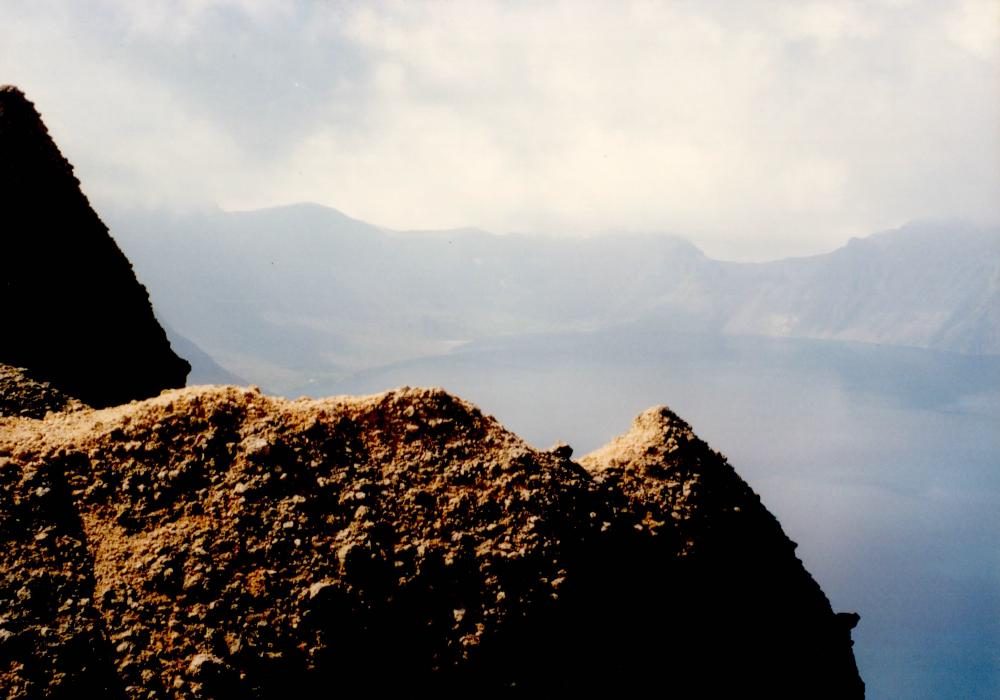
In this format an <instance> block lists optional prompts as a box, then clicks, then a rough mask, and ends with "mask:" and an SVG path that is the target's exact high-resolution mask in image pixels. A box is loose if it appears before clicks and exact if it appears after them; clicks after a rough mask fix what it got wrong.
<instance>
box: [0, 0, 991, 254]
mask: <svg viewBox="0 0 1000 700" xmlns="http://www.w3.org/2000/svg"><path fill="white" fill-rule="evenodd" d="M94 7H96V8H97V9H96V10H95V9H93V8H94ZM994 19H996V4H995V3H993V2H991V1H990V0H985V1H981V2H976V1H973V0H967V1H966V2H963V3H958V4H955V5H952V4H948V3H936V2H930V1H929V0H927V1H925V2H920V1H918V0H914V1H911V2H900V1H899V0H894V1H889V0H885V1H883V2H879V3H871V2H860V1H858V2H852V1H850V0H847V1H844V2H836V3H834V2H809V3H799V2H778V3H756V2H750V3H740V4H739V5H737V6H734V5H733V4H732V3H724V2H721V1H709V2H704V3H689V2H680V1H678V2H639V1H636V2H628V3H622V4H611V3H603V2H572V3H571V2H549V3H544V4H538V3H520V2H490V1H485V0H484V1H477V2H467V3H375V4H353V3H285V2H271V1H267V0H258V1H254V2H251V1H249V0H243V1H237V0H230V1H228V2H211V3H209V2H203V1H198V0H185V1H183V2H169V3H167V2H150V3H124V2H123V3H112V2H104V3H100V4H99V5H97V6H88V8H81V7H80V6H79V5H77V4H72V3H58V2H56V3H51V4H48V5H40V4H38V3H31V4H27V3H25V4H20V3H17V2H15V3H10V4H5V5H4V6H3V7H2V9H0V61H2V63H0V65H4V66H6V67H8V69H9V71H10V73H11V74H12V75H13V76H14V78H13V79H14V80H16V81H17V82H21V83H23V87H24V88H25V89H26V90H27V91H29V94H31V95H33V96H34V97H35V99H36V101H37V102H39V106H40V107H41V108H42V109H43V110H44V112H45V115H46V117H47V119H48V120H49V121H50V124H51V122H52V121H53V120H55V121H56V123H57V125H58V131H59V132H60V133H59V138H60V141H61V143H63V144H64V146H65V147H66V148H67V150H71V151H72V152H73V158H74V160H75V161H76V162H77V163H78V164H79V166H80V169H81V174H82V175H86V178H85V182H86V183H87V184H88V189H91V190H92V191H93V192H94V193H95V196H96V197H98V198H102V199H106V200H108V201H112V200H114V201H116V202H119V201H125V200H127V201H139V202H147V203H148V202H159V203H162V204H166V205H169V206H179V205H180V204H181V202H182V201H189V200H194V199H199V198H200V199H208V200H211V201H214V202H217V203H219V204H221V205H222V206H225V207H234V208H235V207H238V208H248V207H255V206H263V205H268V204H277V203H282V202H288V201H301V200H312V201H317V202H321V203H324V204H328V205H331V206H336V207H338V208H341V209H344V210H345V211H347V212H349V213H351V214H353V215H356V216H359V217H362V218H365V219H368V220H371V221H374V222H377V223H381V224H385V225H390V226H396V227H400V228H414V227H442V226H459V225H466V224H474V225H479V226H483V227H486V228H492V229H495V230H501V231H505V230H534V231H549V232H556V233H569V232H594V231H599V230H669V231H671V232H675V233H680V234H683V235H687V236H690V237H692V238H693V239H695V240H696V241H697V242H698V243H700V244H701V245H703V246H705V247H706V248H707V249H708V250H709V251H710V252H714V253H717V254H721V255H729V256H735V257H757V258H761V257H769V256H773V255H781V254H788V253H797V252H807V251H814V250H819V249H823V248H830V247H833V246H834V245H836V244H837V243H839V242H840V241H842V240H843V239H845V238H846V237H847V236H850V235H858V234H864V233H868V232H870V231H872V230H876V229H879V228H884V227H889V226H894V225H897V224H899V223H902V222H903V221H906V220H909V219H914V218H921V217H967V218H973V219H997V218H1000V205H998V204H997V203H996V198H995V192H996V191H997V190H998V188H1000V172H998V170H1000V165H998V163H1000V133H998V132H1000V81H998V80H997V78H998V77H1000V76H998V73H1000V57H998V45H1000V41H997V37H996V27H997V26H1000V23H998V22H996V21H993V20H994ZM0 79H7V78H6V77H5V78H0Z"/></svg>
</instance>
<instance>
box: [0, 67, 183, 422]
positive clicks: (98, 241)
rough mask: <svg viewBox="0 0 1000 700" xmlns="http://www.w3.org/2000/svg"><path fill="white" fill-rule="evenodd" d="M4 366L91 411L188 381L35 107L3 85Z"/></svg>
mask: <svg viewBox="0 0 1000 700" xmlns="http://www.w3.org/2000/svg"><path fill="white" fill-rule="evenodd" d="M0 245H2V246H3V254H2V255H0V310H2V311H0V314H2V324H0V325H2V328H3V330H2V331H0V362H2V363H6V364H9V365H13V366H16V367H24V368H27V370H28V372H29V373H30V374H31V376H32V377H34V378H36V379H39V380H42V381H47V382H50V383H51V384H52V385H54V386H55V387H56V388H58V389H60V390H62V391H64V392H66V393H68V394H70V395H72V396H75V397H77V398H79V399H80V400H82V401H84V402H86V403H88V404H90V405H92V406H110V405H115V404H120V403H124V402H127V401H129V400H132V399H141V398H146V397H150V396H155V395H156V394H158V393H160V391H161V390H163V389H165V388H172V387H179V386H183V385H184V380H185V377H186V376H187V373H188V370H189V366H188V364H187V362H185V361H184V360H182V359H180V358H179V357H177V356H176V355H175V354H174V353H173V351H172V350H171V349H170V344H169V343H168V342H167V338H166V336H165V334H164V332H163V329H162V328H161V327H160V325H159V324H158V323H157V321H156V319H155V318H154V316H153V311H152V308H151V306H150V303H149V297H148V295H147V294H146V290H145V289H144V288H143V287H142V285H140V284H139V282H138V281H136V278H135V275H134V274H133V272H132V267H131V265H130V264H129V262H128V260H127V259H126V258H125V256H124V255H123V254H122V252H121V250H119V248H118V246H117V245H116V244H115V242H114V241H113V240H112V238H111V236H110V235H109V234H108V230H107V228H106V227H105V226H104V224H103V223H102V222H101V220H100V219H99V218H98V217H97V214H95V213H94V210H93V209H91V207H90V204H89V202H88V201H87V198H86V197H85V196H84V195H83V193H82V192H81V191H80V183H79V182H78V181H77V179H76V177H74V175H73V168H72V166H71V165H70V164H69V163H68V162H67V161H66V160H65V159H64V158H63V156H62V154H60V152H59V149H58V148H57V147H56V145H55V144H54V143H53V141H52V139H51V138H50V137H49V134H48V131H47V130H46V128H45V126H44V124H42V121H41V118H40V117H39V115H38V112H37V111H36V110H35V108H34V106H33V105H32V104H31V103H30V102H29V101H28V100H27V99H26V98H25V97H24V95H23V94H22V93H21V92H20V91H19V90H17V89H16V88H14V87H10V86H7V87H0Z"/></svg>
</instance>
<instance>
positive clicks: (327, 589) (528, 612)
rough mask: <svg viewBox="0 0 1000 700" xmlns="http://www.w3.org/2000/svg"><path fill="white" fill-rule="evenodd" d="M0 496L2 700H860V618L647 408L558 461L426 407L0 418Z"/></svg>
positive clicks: (412, 400) (462, 406)
mask: <svg viewBox="0 0 1000 700" xmlns="http://www.w3.org/2000/svg"><path fill="white" fill-rule="evenodd" d="M0 486H2V489H3V490H2V492H0V546H2V547H3V548H4V550H5V551H9V552H12V555H11V556H9V557H5V558H3V559H2V560H0V698H2V697H7V698H14V697H49V696H51V697H57V696H60V694H63V695H65V696H67V697H68V696H69V695H70V694H71V693H76V696H81V693H84V694H87V693H89V695H87V696H91V695H92V696H94V697H97V696H101V694H102V693H103V696H107V697H122V696H124V697H128V698H198V697H214V698H222V697H227V698H228V697H240V698H243V697H256V698H275V697H302V698H311V697H327V696H329V695H331V694H340V693H350V692H359V691H364V692H368V693H376V694H377V693H385V692H392V691H400V690H406V691H407V692H413V691H417V692H419V691H427V692H434V693H437V694H439V695H446V696H451V695H457V694H459V693H462V694H466V693H470V692H476V693H487V694H492V693H496V692H500V691H506V692H516V693H518V694H537V693H541V692H545V693H557V692H558V693H568V692H577V691H580V692H583V691H587V692H588V693H595V692H597V693H601V692H605V693H612V692H613V693H615V694H617V695H621V694H626V693H636V692H642V693H643V694H647V695H654V696H658V697H667V696H669V697H715V696H717V695H720V694H721V695H720V696H722V697H732V696H736V695H739V696H749V695H758V696H763V697H836V698H851V697H862V696H863V693H864V686H863V684H862V683H861V680H860V678H859V677H858V673H857V669H856V667H855V665H854V660H853V656H852V652H851V641H850V633H849V629H850V627H852V626H853V623H854V622H856V617H852V616H837V615H835V614H834V612H833V611H832V610H831V608H830V604H829V602H828V601H827V599H826V598H825V596H824V595H823V593H822V592H821V590H820V589H819V587H818V586H817V585H816V583H815V582H814V581H813V580H812V578H811V577H810V576H809V574H808V573H807V572H806V571H805V570H804V568H803V567H802V564H801V563H800V562H799V561H798V559H796V558H795V555H794V544H793V543H791V542H790V541H789V540H788V539H787V538H786V537H785V535H784V534H783V533H782V531H781V528H780V526H779V525H778V523H777V522H776V521H775V519H774V518H773V517H772V516H771V515H770V514H769V513H768V512H767V511H766V510H765V509H764V507H763V506H762V505H761V504H760V502H759V499H758V498H757V497H756V495H755V494H754V493H753V492H752V491H751V490H750V488H749V487H748V486H747V485H746V484H745V483H743V482H742V480H740V479H739V477H738V476H737V475H736V474H735V472H734V471H733V470H732V468H731V467H730V466H729V465H728V463H727V462H726V460H725V459H724V458H723V457H722V456H721V455H719V454H717V453H715V452H713V451H712V450H711V449H709V448H708V446H707V445H705V444H704V443H703V442H702V441H700V440H699V439H698V438H697V437H695V436H694V434H693V433H692V432H691V430H690V428H689V427H688V426H687V425H686V424H685V423H684V422H683V421H681V420H680V419H679V418H677V417H676V416H675V415H674V414H672V413H670V412H669V411H668V410H666V409H663V408H659V409H653V410H651V411H649V412H647V413H645V414H643V415H642V416H640V417H639V418H638V419H637V421H636V424H635V425H634V426H633V429H632V430H631V431H630V432H629V433H628V434H626V435H624V436H622V437H621V438H619V439H618V440H616V441H615V442H613V443H611V444H610V445H609V446H607V447H606V448H604V449H602V450H600V451H598V452H596V453H594V454H592V455H590V456H588V457H585V458H584V459H583V460H581V461H580V462H574V461H572V459H571V450H569V449H568V448H567V447H566V446H558V447H557V448H554V449H553V450H550V451H547V452H543V451H538V450H534V449H532V448H531V447H529V446H528V445H526V444H525V443H524V442H523V441H521V440H520V439H519V438H518V437H517V436H515V435H513V434H512V433H510V432H508V431H506V430H505V429H504V428H503V427H502V426H500V425H499V424H498V423H497V422H496V421H495V420H494V419H493V418H491V417H489V416H485V415H483V414H482V413H481V412H480V411H478V410H477V409H476V408H475V407H474V406H472V405H470V404H468V403H466V402H464V401H462V400H460V399H457V398H454V397H452V396H450V395H448V394H446V393H444V392H442V391H439V390H420V389H400V390H397V391H393V392H388V393H385V394H379V395H376V396H370V397H363V398H350V397H336V398H330V399H323V400H298V401H285V400H281V399H276V398H270V397H266V396H263V395H261V394H260V393H259V392H257V391H254V390H242V389H236V388H232V387H229V388H226V387H197V388H190V389H184V390H179V391H173V392H167V393H164V394H163V395H161V396H159V397H157V398H154V399H150V400H147V401H144V402H141V403H132V404H129V405H126V406H120V407H116V408H110V409H106V410H101V411H94V410H79V411H75V412H70V413H63V414H49V415H48V417H46V418H45V419H44V420H31V419H27V418H3V419H0ZM81 689H83V690H81ZM91 691H92V692H91Z"/></svg>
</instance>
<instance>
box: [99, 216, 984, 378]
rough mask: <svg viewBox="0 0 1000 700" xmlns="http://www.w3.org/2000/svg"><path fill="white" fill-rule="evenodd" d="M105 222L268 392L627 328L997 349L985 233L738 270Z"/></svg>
mask: <svg viewBox="0 0 1000 700" xmlns="http://www.w3.org/2000/svg"><path fill="white" fill-rule="evenodd" d="M115 223H116V226H115V231H116V235H118V236H119V240H120V242H121V244H122V246H123V247H124V248H125V250H126V251H127V252H128V254H129V257H130V258H131V259H132V260H133V262H134V264H135V266H136V269H137V270H138V271H139V273H140V275H141V276H142V278H143V279H144V280H146V282H147V284H148V285H149V287H150V289H151V293H152V295H153V297H154V299H155V301H156V304H157V311H158V313H159V314H160V315H161V316H162V317H163V318H164V320H165V321H166V322H167V323H169V324H170V325H172V326H173V327H174V328H175V329H176V331H177V332H178V333H179V334H181V335H183V336H185V337H188V338H190V339H191V340H192V341H193V342H194V343H196V344H197V345H198V346H200V347H202V348H203V349H204V350H205V351H206V352H207V353H208V354H209V355H211V356H212V357H213V358H215V359H216V360H217V361H218V362H219V363H220V364H221V365H223V366H224V367H226V368H227V369H229V370H231V371H233V372H235V373H237V374H239V375H241V376H243V377H246V378H247V379H248V380H250V381H255V382H258V383H261V384H263V385H265V386H268V387H271V388H273V389H275V390H278V391H282V392H285V393H295V392H304V393H309V390H310V387H311V386H313V385H314V384H315V383H317V382H328V381H331V380H336V379H338V378H340V377H343V376H346V375H348V374H351V373H353V372H356V371H358V370H361V369H366V368H370V367H374V366H379V365H385V364H389V363H392V362H397V361H402V360H407V359H412V358H414V357H420V356H426V355H433V354H441V353H445V352H447V351H449V350H450V349H451V348H453V347H455V346H456V345H459V344H461V343H464V342H467V341H470V340H476V339H482V338H488V337H496V336H507V335H512V334H523V333H534V332H566V331H578V330H593V329H599V328H606V327H609V326H611V325H613V324H617V323H622V322H631V321H637V322H642V323H648V324H651V325H653V326H656V327H660V328H665V329H669V330H674V331H698V332H725V333H730V334H750V335H774V336H789V337H805V338H821V339H837V340H852V341H864V342H874V343H884V344H893V345H909V346H916V347H930V348H937V349H943V350H952V351H959V352H966V353H981V354H997V353H1000V331H998V330H997V329H998V327H1000V324H998V323H997V321H998V318H997V316H998V314H1000V312H998V311H997V306H998V305H997V303H996V301H997V295H998V288H1000V283H998V279H1000V272H998V270H1000V231H998V230H997V229H977V228H974V227H970V226H961V225H958V224H921V225H910V226H906V227H903V228H902V229H899V230H897V231H890V232H886V233H882V234H878V235H875V236H871V237H869V238H865V239H861V240H853V241H852V242H851V243H850V244H848V245H847V246H845V247H843V248H841V249H839V250H836V251H834V252H832V253H829V254H825V255H818V256H813V257H809V258H796V259H788V260H780V261H775V262H770V263H762V264H739V263H728V262H720V261H715V260H711V259H709V258H707V257H705V256H704V255H703V254H702V253H701V252H700V251H698V250H697V249H696V248H695V247H694V246H692V245H691V244H690V243H687V242H686V241H683V240H681V239H677V238H671V237H665V236H653V235H621V236H604V237H591V238H558V237H541V236H523V235H517V236H515V235H510V236H497V235H492V234H488V233H484V232H482V231H477V230H460V231H442V232H394V231H389V230H386V229H382V228H379V227H376V226H372V225H370V224H366V223H364V222H361V221H357V220H355V219H351V218H350V217H347V216H345V215H343V214H341V213H340V212H337V211H335V210H332V209H327V208H324V207H320V206H317V205H295V206H287V207H278V208H274V209H266V210H260V211H253V212H240V213H224V212H221V211H205V212H195V213H189V214H186V215H184V216H181V217H177V216H174V217H170V216H163V215H157V214H150V213H146V214H135V213H132V214H121V215H119V216H117V217H115Z"/></svg>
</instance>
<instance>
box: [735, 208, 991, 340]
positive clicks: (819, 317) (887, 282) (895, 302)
mask: <svg viewBox="0 0 1000 700" xmlns="http://www.w3.org/2000/svg"><path fill="white" fill-rule="evenodd" d="M730 275H731V279H730V281H729V283H730V284H732V285H733V287H735V289H737V290H739V292H740V295H741V299H740V301H739V302H738V303H736V304H734V305H733V306H732V308H731V309H727V311H726V314H725V315H726V316H727V318H728V320H727V322H726V324H725V326H724V328H725V330H726V332H730V333H750V334H762V335H783V336H792V337H807V338H835V339H838V340H855V341H865V342H873V343H884V344H891V345H910V346H916V347H930V348H937V349H943V350H954V351H959V352H967V353H981V354H996V353H997V352H998V351H1000V343H998V342H997V327H998V326H997V323H996V319H997V313H998V312H997V311H996V309H997V305H996V297H997V288H998V283H997V280H998V279H1000V235H998V232H997V231H995V230H993V231H990V230H987V229H977V228H973V227H965V226H960V225H955V224H952V225H949V226H944V225H930V224H920V225H910V226H906V227H904V228H903V229H900V230H898V231H891V232H885V233H880V234H876V235H874V236H870V237H868V238H865V239H853V240H852V241H851V242H850V243H849V244H848V245H847V246H845V247H843V248H840V249H838V250H836V251H834V252H832V253H829V254H827V255H820V256H815V257H811V258H801V259H791V260H782V261H777V262H773V263H765V264H762V265H742V266H731V267H730Z"/></svg>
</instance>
